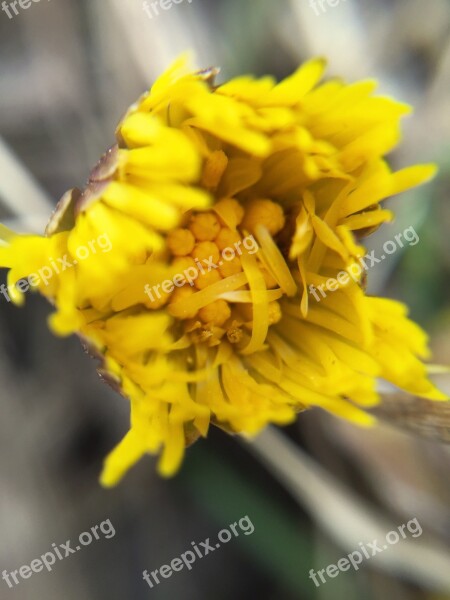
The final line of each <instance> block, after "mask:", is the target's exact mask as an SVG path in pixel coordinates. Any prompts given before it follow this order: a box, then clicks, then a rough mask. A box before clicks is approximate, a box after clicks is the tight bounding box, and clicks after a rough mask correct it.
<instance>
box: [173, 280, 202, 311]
mask: <svg viewBox="0 0 450 600" xmlns="http://www.w3.org/2000/svg"><path fill="white" fill-rule="evenodd" d="M192 294H195V289H193V288H191V286H190V285H187V284H186V285H185V286H183V287H180V288H177V289H176V290H174V292H173V293H172V296H171V298H170V302H169V304H174V303H175V302H183V300H186V299H187V298H189V297H190V296H192ZM196 315H197V311H191V312H189V313H188V314H186V315H185V317H183V318H185V319H193V318H194V317H195V316H196Z"/></svg>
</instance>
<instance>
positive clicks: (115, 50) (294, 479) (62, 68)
mask: <svg viewBox="0 0 450 600" xmlns="http://www.w3.org/2000/svg"><path fill="white" fill-rule="evenodd" d="M449 31H450V3H449V2H448V1H447V0H427V2H423V1H422V0H398V1H388V0H381V1H380V0H341V2H340V3H339V5H338V6H336V7H335V8H331V7H328V8H327V11H326V13H324V14H321V15H320V16H316V15H315V13H314V11H313V9H312V8H311V7H310V6H309V4H308V2H307V0H292V1H289V0H276V1H275V0H226V2H225V1H221V2H219V1H216V0H192V3H188V1H187V0H185V1H184V2H182V3H181V4H178V5H174V6H173V7H172V8H171V9H170V10H168V11H162V10H161V14H160V15H159V16H158V17H154V18H153V19H150V18H149V17H148V16H147V15H146V13H145V12H144V11H143V8H142V2H141V1H140V0H76V1H75V0H51V1H50V2H47V0H41V1H40V2H36V3H33V4H32V6H31V7H30V8H29V9H27V10H20V14H19V15H18V16H15V17H14V18H13V19H11V20H10V19H8V17H7V15H6V14H5V13H4V12H0V56H1V62H0V133H1V136H2V139H3V142H1V143H0V220H2V221H3V222H7V223H8V224H9V225H11V226H13V227H16V228H18V229H21V230H23V231H31V230H36V231H38V230H41V228H42V226H43V225H44V224H45V222H46V219H47V217H48V214H49V212H50V210H51V207H52V206H53V205H54V204H55V203H56V201H57V199H58V198H59V197H60V196H61V195H62V193H63V192H64V191H65V190H66V189H68V188H70V187H74V186H82V185H83V182H84V181H85V179H86V177H87V174H88V172H89V169H90V167H91V166H92V164H93V163H95V161H96V160H97V158H98V157H99V156H100V155H101V154H102V153H103V151H104V150H105V149H106V148H107V147H109V146H110V145H111V143H112V142H113V134H114V129H115V126H116V123H117V121H118V120H119V118H120V117H121V115H122V113H123V112H124V110H125V109H126V107H127V106H128V105H129V104H130V103H131V102H132V101H134V99H135V98H136V97H137V96H138V95H139V94H140V93H141V92H142V91H143V90H144V89H146V88H147V87H148V86H149V85H150V83H151V82H152V80H153V78H154V77H155V76H157V74H159V73H160V72H161V71H162V70H163V69H164V68H165V67H166V66H167V65H168V64H169V63H170V61H171V60H172V59H173V58H174V57H176V56H177V55H178V54H179V53H180V52H181V51H183V50H185V49H187V48H192V49H193V50H194V51H195V53H196V56H197V64H198V66H199V67H207V66H210V65H220V66H222V74H221V78H222V80H224V79H226V78H227V77H229V76H234V75H238V74H240V73H244V72H254V73H256V74H258V75H262V74H265V73H274V74H276V75H277V76H279V77H282V76H285V75H287V74H288V73H290V72H291V71H292V70H293V69H294V68H295V67H296V66H297V65H298V64H299V63H300V62H301V61H302V60H304V59H306V58H308V57H310V56H312V55H317V54H323V55H326V56H327V57H328V58H329V63H330V68H329V73H330V74H331V75H342V76H344V77H345V78H347V79H349V80H355V79H358V78H367V77H374V76H375V77H377V78H378V79H379V80H380V82H381V83H380V85H381V90H382V92H383V93H389V94H394V95H395V96H396V97H398V98H399V99H401V100H404V101H408V102H410V103H412V104H414V105H415V107H416V111H415V115H414V117H413V118H409V119H408V120H407V121H406V122H405V141H404V145H403V147H402V149H401V150H399V151H397V152H396V153H395V155H394V156H393V157H392V160H393V162H394V164H395V165H396V166H405V165H407V164H410V163H412V162H429V161H431V160H434V161H436V162H438V163H439V166H440V176H439V178H438V179H437V180H436V181H435V182H433V184H431V185H429V186H427V187H426V188H421V189H420V190H419V191H417V192H412V193H409V194H404V195H403V196H402V197H401V198H398V199H396V200H395V201H394V202H393V204H394V205H395V208H396V210H397V211H398V218H397V221H396V222H395V223H394V224H392V225H390V226H389V228H386V229H384V230H383V231H382V232H380V233H379V234H377V236H375V237H374V238H373V240H372V241H371V243H372V244H373V245H374V247H377V245H378V246H379V244H381V243H382V242H383V240H384V239H393V236H394V234H395V233H398V232H399V231H403V229H404V228H405V227H407V226H409V225H414V226H415V227H416V228H417V230H418V231H419V232H420V235H421V242H420V244H418V245H417V246H415V247H414V248H410V249H409V250H408V251H407V252H406V254H405V255H401V254H400V253H396V254H395V256H393V257H392V258H391V260H389V261H385V262H383V264H382V265H380V266H379V267H377V268H376V269H374V270H373V271H372V272H371V273H370V275H369V279H370V286H371V289H372V290H374V291H378V292H380V291H381V292H383V293H385V294H386V295H390V296H394V297H398V298H401V299H404V300H406V301H407V302H408V303H409V304H410V305H411V306H412V308H413V315H414V316H415V318H417V319H418V320H419V321H420V322H421V323H423V324H424V325H425V326H426V327H427V328H428V329H429V330H430V331H431V332H432V333H433V339H434V348H435V350H436V362H441V363H444V362H446V363H447V364H448V363H449V362H450V343H449V331H450V313H449V309H448V306H449V305H448V291H449V284H448V282H449V270H450V261H449V256H450V252H449V248H450V246H449V236H448V233H447V232H448V228H449V226H450V209H449V203H448V189H449V173H450V170H449V166H450V159H449V156H450V155H449V133H450V112H449V104H448V102H449V92H450V78H449V74H450V38H449ZM0 300H1V303H0V323H1V328H0V355H1V362H0V382H1V388H0V390H1V391H0V410H1V421H0V532H1V533H0V572H1V571H3V569H7V570H8V571H11V570H14V569H18V568H19V567H20V566H21V565H24V564H30V562H31V561H32V560H33V559H34V558H36V557H39V556H40V555H41V554H43V553H45V552H46V551H47V550H49V549H50V548H51V544H52V543H53V542H56V543H57V544H60V543H64V542H65V541H66V540H67V539H69V538H72V539H75V538H77V537H78V535H79V534H80V533H82V532H83V531H86V530H89V528H90V527H91V526H92V525H96V524H98V523H100V522H101V521H103V520H105V519H108V518H109V519H111V520H112V522H113V524H114V526H115V529H116V532H117V533H116V536H115V537H114V538H112V539H110V540H105V539H102V540H100V541H98V542H93V543H92V545H91V546H89V547H86V548H85V549H83V551H81V552H79V553H78V554H77V555H73V556H71V557H69V558H67V559H66V560H65V561H63V562H60V563H57V564H56V565H55V568H54V571H53V572H52V573H50V574H44V573H41V574H37V575H34V576H33V577H32V578H31V579H29V580H27V581H21V583H20V585H19V586H18V587H15V588H14V589H12V590H10V589H9V588H8V587H7V585H6V583H5V582H4V581H1V580H0V598H1V599H3V598H5V599H6V598H12V599H17V600H25V599H26V600H28V599H30V600H62V599H63V598H64V599H65V600H66V599H67V600H72V599H73V600H75V599H76V600H78V599H79V598H83V600H103V599H105V600H106V599H107V600H110V599H114V600H115V599H120V600H122V599H123V600H125V599H127V600H128V599H130V598H132V599H133V600H139V599H141V598H142V599H144V598H156V599H165V598H167V599H169V598H170V599H171V600H172V599H175V600H191V599H192V600H194V599H195V600H199V599H201V600H203V599H205V600H209V599H210V598H217V599H218V600H222V599H223V600H231V599H242V600H244V599H245V600H248V599H253V598H261V599H267V600H269V599H270V600H271V599H274V600H275V599H276V600H278V599H282V600H291V599H294V598H295V599H305V600H310V599H311V600H312V599H320V600H329V599H330V600H336V599H337V600H340V599H341V598H342V599H344V598H345V599H350V600H353V599H354V600H359V599H360V598H361V597H364V598H366V599H377V600H378V599H388V600H391V599H395V600H397V599H400V600H424V599H429V600H445V599H446V598H447V599H448V598H450V573H449V570H448V568H446V565H448V564H449V548H448V546H449V541H450V510H449V497H450V488H449V484H448V481H449V477H448V468H449V464H450V455H449V450H448V446H444V445H441V444H439V443H438V442H435V441H433V440H424V439H421V438H417V437H414V436H412V435H410V434H407V433H403V432H401V431H400V430H399V429H396V428H394V427H392V426H383V427H380V428H379V429H376V430H373V431H370V432H366V431H360V430H359V429H356V428H354V427H352V426H350V425H347V424H346V423H343V422H341V421H338V420H336V419H333V418H330V417H328V416H327V415H325V414H322V413H316V412H311V413H308V414H305V415H301V416H300V418H299V422H298V424H297V425H295V426H292V427H290V428H289V429H288V430H285V431H284V432H283V435H282V437H281V440H280V439H279V437H278V436H275V434H273V435H272V434H270V433H269V434H268V435H266V436H263V437H262V438H261V439H260V441H259V442H258V444H257V445H256V446H255V447H254V448H253V450H252V451H250V450H249V448H248V447H247V446H246V445H242V444H240V443H239V442H238V441H237V440H234V439H231V438H228V437H226V436H225V435H224V434H222V433H220V432H213V433H212V435H211V437H210V439H208V441H206V442H200V443H199V444H197V445H196V446H195V447H194V448H192V449H191V450H190V451H189V453H188V457H187V460H186V461H185V464H184V466H183V469H182V471H181V473H180V474H179V476H177V477H176V478H175V479H173V480H171V481H162V480H161V479H159V478H158V477H157V476H156V475H155V474H154V461H153V460H152V459H150V458H149V459H147V460H145V461H142V462H141V463H140V464H139V465H138V466H137V467H136V468H135V469H134V470H133V471H132V472H131V473H130V474H129V475H128V476H127V478H126V479H125V481H124V482H123V484H122V485H121V486H119V487H118V488H117V489H115V490H113V491H104V490H102V489H101V488H100V487H99V485H98V483H97V476H98V473H99V469H100V466H101V460H102V457H103V456H104V455H105V453H106V452H107V451H108V450H109V449H110V448H111V447H112V446H113V445H114V444H115V443H116V441H117V440H119V439H120V437H121V436H122V434H123V433H124V432H125V431H126V429H127V419H128V406H127V404H126V402H125V401H124V400H123V399H122V398H120V397H119V396H117V395H115V394H114V393H113V392H111V391H110V390H109V389H108V388H107V387H105V386H104V385H103V384H102V383H101V382H100V381H99V380H98V378H97V376H96V374H95V369H94V364H93V362H92V361H91V360H90V359H89V358H88V357H87V356H85V355H84V354H83V352H82V350H81V347H80V346H79V344H78V342H77V340H76V339H65V340H60V339H55V338H53V337H52V336H51V334H50V333H49V332H48V330H47V327H46V323H45V318H46V315H48V313H49V310H50V309H49V307H48V306H47V305H46V304H45V302H44V301H42V300H41V299H39V298H35V297H29V298H28V300H27V307H26V309H24V310H18V309H16V308H15V307H12V306H10V305H8V304H7V303H6V302H5V301H4V300H3V298H1V297H0ZM440 381H441V382H442V385H443V386H445V385H447V389H448V383H445V381H444V379H443V377H441V379H440ZM449 391H450V390H449ZM284 469H285V470H287V474H286V473H285V472H284ZM244 515H249V517H250V519H251V520H252V522H253V524H254V525H255V528H256V529H255V533H254V534H253V535H251V536H248V537H246V536H242V535H241V536H240V537H239V538H238V539H235V540H233V541H231V542H230V543H229V544H228V545H227V546H226V547H223V548H221V549H220V551H218V552H216V553H215V554H214V555H211V556H208V557H206V558H204V559H203V560H202V561H198V562H197V563H196V564H195V566H194V569H193V570H192V571H191V572H185V571H182V572H181V573H178V574H175V575H174V576H172V578H171V579H170V580H167V581H164V582H163V583H162V584H161V585H160V586H158V587H156V588H154V589H153V590H150V588H148V586H147V585H146V584H145V583H144V582H143V581H142V571H143V569H148V570H153V569H155V568H159V567H160V566H161V565H162V564H164V563H167V562H170V561H171V560H172V559H173V558H174V557H176V556H178V555H180V554H181V553H182V552H184V551H185V550H186V549H188V548H189V547H190V543H191V541H194V540H195V541H197V542H198V541H202V540H203V539H205V538H206V537H211V538H214V537H215V536H216V534H217V532H218V531H219V530H220V529H222V528H223V527H226V526H227V525H228V524H229V523H232V522H234V521H235V520H238V519H239V518H240V517H242V516H244ZM413 517H417V518H418V519H419V521H420V523H421V525H422V527H423V530H424V533H423V535H422V536H421V537H420V538H416V539H411V540H408V542H406V541H405V542H403V543H399V544H398V545H397V546H395V547H392V548H390V549H389V551H387V552H386V555H384V556H383V557H381V556H379V557H377V558H374V559H373V561H369V562H366V563H365V564H364V565H363V567H362V568H361V569H360V570H359V571H358V572H353V571H350V572H348V573H345V574H341V575H340V576H339V577H338V578H337V579H334V580H331V581H330V582H328V583H327V584H326V585H323V586H321V587H320V588H318V589H316V588H315V587H314V585H313V583H312V581H311V580H310V579H308V571H309V569H310V568H311V567H314V568H315V569H316V570H317V569H321V568H324V567H326V565H328V564H329V563H331V562H336V561H337V560H338V559H339V558H340V557H341V556H344V555H345V554H347V553H348V552H350V551H352V550H353V549H357V548H358V542H359V541H361V542H368V541H369V542H370V541H371V540H372V539H373V538H374V537H379V538H381V537H382V536H383V535H385V534H386V533H387V531H389V529H393V528H396V527H397V526H398V525H400V524H402V523H405V522H406V521H408V520H409V519H411V518H413Z"/></svg>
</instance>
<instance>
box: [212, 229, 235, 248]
mask: <svg viewBox="0 0 450 600" xmlns="http://www.w3.org/2000/svg"><path fill="white" fill-rule="evenodd" d="M240 241H241V236H240V235H239V233H238V232H237V231H233V230H232V229H228V227H223V229H221V230H220V233H219V235H218V236H217V237H216V239H215V240H214V242H215V244H216V245H217V247H218V248H219V250H221V251H222V250H225V248H232V249H233V250H235V251H236V253H237V250H236V248H240V247H241V246H242V244H239V246H235V244H238V242H240Z"/></svg>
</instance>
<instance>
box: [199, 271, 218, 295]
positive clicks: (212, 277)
mask: <svg viewBox="0 0 450 600" xmlns="http://www.w3.org/2000/svg"><path fill="white" fill-rule="evenodd" d="M221 279H222V277H221V275H220V273H219V271H218V270H217V269H215V270H214V271H210V272H209V273H207V272H205V274H204V275H202V274H201V273H200V275H199V276H198V277H197V279H196V280H195V283H194V285H195V287H196V288H197V289H198V290H204V289H205V288H206V287H208V286H209V285H212V284H213V283H217V282H218V281H220V280H221Z"/></svg>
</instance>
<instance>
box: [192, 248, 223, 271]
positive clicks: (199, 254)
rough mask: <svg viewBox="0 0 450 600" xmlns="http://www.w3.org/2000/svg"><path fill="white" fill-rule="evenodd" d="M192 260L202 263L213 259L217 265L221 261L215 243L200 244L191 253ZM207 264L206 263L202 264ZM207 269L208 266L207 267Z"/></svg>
mask: <svg viewBox="0 0 450 600" xmlns="http://www.w3.org/2000/svg"><path fill="white" fill-rule="evenodd" d="M191 256H192V258H196V259H198V260H199V261H200V262H202V261H203V260H209V259H212V261H213V263H214V264H217V263H218V262H219V259H220V252H219V248H218V247H217V246H216V244H215V243H214V242H199V243H198V244H196V245H195V246H194V249H193V250H192V252H191ZM202 264H205V263H202ZM205 266H206V267H207V266H208V264H206V265H205Z"/></svg>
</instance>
